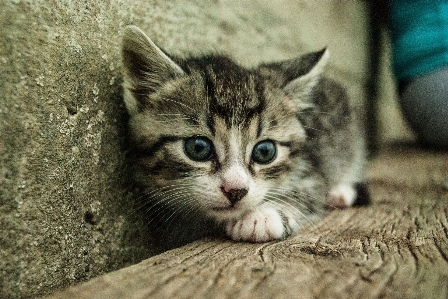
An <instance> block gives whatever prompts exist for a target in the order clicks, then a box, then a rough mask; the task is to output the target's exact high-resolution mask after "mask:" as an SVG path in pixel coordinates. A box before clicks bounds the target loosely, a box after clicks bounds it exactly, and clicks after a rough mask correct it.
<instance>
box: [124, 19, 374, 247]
mask: <svg viewBox="0 0 448 299" xmlns="http://www.w3.org/2000/svg"><path fill="white" fill-rule="evenodd" d="M328 57H329V52H328V51H327V50H325V49H324V50H322V51H319V52H315V53H310V54H307V55H304V56H302V57H299V58H297V59H291V60H286V61H283V62H277V63H269V64H261V65H260V66H259V67H257V68H255V69H246V68H243V67H241V66H239V65H237V64H235V63H234V62H233V61H232V60H230V59H229V58H227V57H224V56H219V55H209V56H203V57H196V58H195V57H193V58H188V59H179V58H175V57H169V56H168V55H167V54H166V53H164V52H163V51H162V50H161V49H159V48H158V47H157V46H156V45H155V44H154V43H153V42H152V41H151V40H150V39H149V38H148V37H147V36H146V35H145V34H144V33H143V32H142V31H141V30H140V29H139V28H137V27H135V26H129V27H127V28H126V29H125V31H124V37H123V45H122V59H123V67H124V71H123V74H124V101H125V104H126V108H127V110H128V112H129V115H130V121H129V130H130V134H131V139H132V141H133V144H134V145H135V148H136V151H135V155H136V157H137V164H138V168H137V173H136V176H137V180H138V181H139V182H140V183H141V184H142V185H143V186H144V187H145V188H146V189H147V194H146V196H145V197H144V200H145V206H146V211H147V213H148V215H149V216H150V218H151V219H150V221H151V222H153V223H157V225H154V227H157V228H158V227H159V226H163V225H165V229H164V230H163V232H164V233H165V234H172V235H175V234H176V233H177V237H179V238H187V239H188V238H190V239H194V238H196V237H198V236H201V235H204V234H206V233H207V232H210V231H214V230H215V229H221V230H223V232H224V233H225V234H226V235H227V236H228V237H229V238H231V239H233V240H241V241H250V242H265V241H271V240H276V239H283V238H286V237H288V236H289V235H291V234H292V233H294V232H295V231H297V229H298V228H300V227H301V226H303V225H304V224H306V223H309V222H310V221H311V220H314V219H316V218H318V217H320V216H321V215H322V214H323V212H324V208H325V206H330V207H338V208H344V207H348V206H351V205H353V204H354V202H355V200H356V198H357V196H359V195H362V196H366V195H367V193H366V190H365V188H364V187H365V186H364V184H362V183H363V181H364V177H363V172H364V169H363V168H364V159H365V157H364V145H363V140H362V136H361V134H360V131H359V128H358V126H357V125H356V123H355V120H354V115H353V113H352V110H351V108H350V107H349V103H348V100H347V97H346V94H345V91H344V90H343V88H342V87H340V86H339V85H337V84H336V83H335V82H334V81H332V80H329V79H327V78H325V77H323V76H322V72H323V69H324V67H325V65H326V63H327V60H328ZM177 237H176V238H177Z"/></svg>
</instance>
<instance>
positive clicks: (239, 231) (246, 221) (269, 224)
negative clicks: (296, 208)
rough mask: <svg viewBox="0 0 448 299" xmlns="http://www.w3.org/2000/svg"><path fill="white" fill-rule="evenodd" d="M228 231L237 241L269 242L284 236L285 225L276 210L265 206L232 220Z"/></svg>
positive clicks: (228, 224)
mask: <svg viewBox="0 0 448 299" xmlns="http://www.w3.org/2000/svg"><path fill="white" fill-rule="evenodd" d="M226 232H227V235H228V236H229V237H230V238H231V239H232V240H235V241H249V242H267V241H272V240H277V239H281V238H282V237H284V236H283V234H284V232H285V227H284V225H283V221H282V218H281V217H280V215H279V213H278V212H277V211H276V210H274V209H271V208H264V209H260V210H256V211H251V212H248V213H246V214H244V215H243V216H242V217H241V218H240V219H236V220H230V221H229V222H228V223H227V227H226Z"/></svg>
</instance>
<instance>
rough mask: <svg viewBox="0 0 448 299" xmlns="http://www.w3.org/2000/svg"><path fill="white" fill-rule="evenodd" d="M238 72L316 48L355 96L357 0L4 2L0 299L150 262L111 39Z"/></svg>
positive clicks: (0, 19) (359, 71) (360, 36)
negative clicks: (206, 58)
mask: <svg viewBox="0 0 448 299" xmlns="http://www.w3.org/2000/svg"><path fill="white" fill-rule="evenodd" d="M126 24H136V25H138V26H141V28H142V29H144V30H145V31H146V32H147V33H148V35H149V36H150V37H151V38H153V40H154V41H155V42H156V43H158V44H159V45H160V46H162V47H163V48H165V49H166V50H167V51H169V52H171V53H173V54H178V55H182V54H185V53H186V52H189V53H201V52H207V51H210V50H217V51H221V52H224V53H229V54H231V55H232V56H233V57H234V58H235V59H237V60H238V61H240V62H241V63H243V64H245V65H249V66H250V65H254V64H256V63H258V62H261V61H272V60H279V59H285V58H290V57H294V56H297V55H299V54H301V53H303V52H306V51H309V50H316V49H319V48H322V47H323V46H326V45H327V46H329V48H330V50H331V53H332V58H331V65H330V68H329V71H330V73H331V74H332V76H334V77H337V78H339V79H340V80H342V81H343V82H344V83H345V84H346V85H347V86H348V88H349V90H350V93H351V94H352V96H353V98H354V100H355V101H356V102H357V103H359V104H362V103H363V101H364V99H365V89H364V88H365V85H366V82H365V80H366V78H367V76H366V72H367V65H368V63H367V57H368V54H367V46H368V43H367V21H366V9H365V4H364V1H360V0H359V1H336V0H335V1H324V0H321V1H306V0H302V1H297V0H277V1H267V0H266V1H262V0H259V1H238V0H222V1H199V0H197V1H188V2H187V1H181V0H176V1H130V0H113V1H87V0H78V1H70V0H59V1H56V0H50V1H47V0H34V1H33V0H28V1H25V0H4V1H1V4H0V70H1V71H0V76H1V80H0V230H1V231H0V252H1V259H0V290H1V291H0V292H1V294H2V295H1V296H2V298H31V297H35V296H38V295H42V294H46V293H49V292H52V291H54V290H55V289H58V288H62V287H65V286H68V285H73V284H75V283H77V282H80V281H84V280H88V279H89V278H92V277H95V276H97V275H100V274H102V273H105V272H108V271H111V270H114V269H117V268H120V267H123V266H126V265H129V264H132V263H135V262H138V261H140V260H142V259H144V258H146V257H148V256H150V255H153V254H155V253H156V252H158V249H157V248H155V246H154V245H153V242H152V241H151V240H150V239H149V238H148V237H147V234H146V231H145V229H144V225H143V224H142V222H141V220H140V217H139V214H141V213H142V211H136V210H135V208H133V197H134V194H133V190H132V188H131V187H130V186H132V183H131V182H130V181H129V177H130V175H131V174H130V168H129V167H128V166H127V164H126V159H125V156H126V138H125V135H126V129H125V125H126V118H127V116H126V113H125V110H124V107H123V105H122V103H121V87H120V84H121V76H120V61H119V44H120V32H121V29H122V28H123V26H125V25H126Z"/></svg>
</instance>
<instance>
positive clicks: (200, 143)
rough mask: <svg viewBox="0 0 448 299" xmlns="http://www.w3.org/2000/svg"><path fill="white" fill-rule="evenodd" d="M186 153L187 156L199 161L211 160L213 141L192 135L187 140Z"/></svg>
mask: <svg viewBox="0 0 448 299" xmlns="http://www.w3.org/2000/svg"><path fill="white" fill-rule="evenodd" d="M184 149H185V153H186V154H187V156H188V157H189V158H190V159H191V160H193V161H198V162H204V161H207V160H210V158H211V157H212V155H213V145H212V142H211V141H210V140H209V139H208V138H206V137H191V138H188V139H187V140H185V146H184Z"/></svg>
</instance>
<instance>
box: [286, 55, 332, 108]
mask: <svg viewBox="0 0 448 299" xmlns="http://www.w3.org/2000/svg"><path fill="white" fill-rule="evenodd" d="M329 57H330V52H329V51H328V49H326V48H325V49H323V50H321V51H318V52H313V53H309V54H307V55H305V56H302V57H301V59H300V66H296V71H294V70H295V69H294V65H290V67H289V69H288V70H287V72H288V73H289V76H291V75H292V74H294V73H297V71H298V70H299V69H300V72H303V74H298V76H297V77H295V78H293V79H292V80H291V81H289V82H287V83H286V85H285V86H284V87H283V90H284V91H285V92H286V93H287V94H289V95H290V96H291V97H292V98H294V99H298V100H300V101H301V104H302V105H303V104H305V105H306V104H307V103H306V102H307V101H306V99H307V97H308V96H309V95H310V94H311V93H312V90H313V88H314V87H315V86H316V84H317V83H318V82H319V80H320V78H321V76H322V73H323V71H324V69H325V66H326V65H327V63H328V58H329ZM303 101H305V102H303ZM309 104H311V105H312V103H309Z"/></svg>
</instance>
